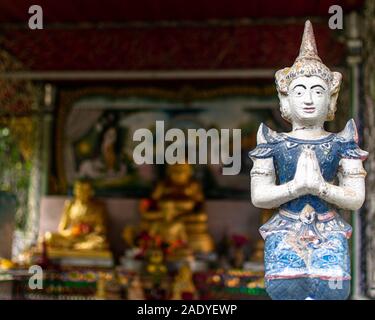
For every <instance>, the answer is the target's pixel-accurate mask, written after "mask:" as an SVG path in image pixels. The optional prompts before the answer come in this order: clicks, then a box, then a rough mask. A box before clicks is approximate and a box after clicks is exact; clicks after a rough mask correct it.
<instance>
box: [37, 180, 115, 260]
mask: <svg viewBox="0 0 375 320" xmlns="http://www.w3.org/2000/svg"><path fill="white" fill-rule="evenodd" d="M93 195H94V190H93V188H92V186H91V184H90V183H89V182H88V181H77V182H76V183H75V184H74V199H73V200H69V201H67V202H66V203H65V206H64V209H63V213H62V217H61V220H60V223H59V226H58V231H57V232H47V233H46V234H45V235H44V237H43V240H42V241H43V242H44V243H45V244H46V247H47V249H48V253H49V254H51V252H60V253H62V254H63V255H68V256H69V255H75V256H81V255H85V254H86V255H88V256H93V257H97V256H100V257H111V254H110V252H109V251H108V241H107V236H106V232H107V225H106V210H105V207H104V205H103V204H102V203H101V202H99V201H97V200H95V199H93ZM52 256H53V254H52Z"/></svg>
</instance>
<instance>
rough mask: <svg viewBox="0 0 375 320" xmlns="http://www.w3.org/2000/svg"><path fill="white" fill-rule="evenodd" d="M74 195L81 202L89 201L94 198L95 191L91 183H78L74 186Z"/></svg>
mask: <svg viewBox="0 0 375 320" xmlns="http://www.w3.org/2000/svg"><path fill="white" fill-rule="evenodd" d="M74 195H75V196H76V197H77V199H79V200H81V201H87V200H89V199H90V198H91V197H92V195H93V189H92V187H91V185H90V184H89V183H82V182H77V183H76V184H75V186H74Z"/></svg>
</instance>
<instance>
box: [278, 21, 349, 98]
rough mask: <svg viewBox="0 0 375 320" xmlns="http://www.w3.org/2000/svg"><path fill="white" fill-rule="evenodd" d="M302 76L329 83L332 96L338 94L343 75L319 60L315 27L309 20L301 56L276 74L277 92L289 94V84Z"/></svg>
mask: <svg viewBox="0 0 375 320" xmlns="http://www.w3.org/2000/svg"><path fill="white" fill-rule="evenodd" d="M302 76H307V77H310V76H318V77H320V78H322V79H323V80H325V81H326V82H327V84H328V86H329V88H330V91H331V94H335V93H337V92H338V91H339V89H340V84H341V79H342V75H341V73H339V72H331V70H329V69H328V67H327V66H326V65H325V64H323V62H322V60H321V59H320V58H319V56H318V50H317V47H316V42H315V36H314V31H313V27H312V24H311V22H310V21H309V20H307V21H306V22H305V30H304V32H303V37H302V43H301V47H300V50H299V55H298V57H297V58H296V61H295V62H294V64H293V66H292V67H288V68H284V69H281V70H279V71H277V72H276V74H275V78H276V87H277V91H278V92H279V93H281V94H287V93H288V87H289V84H290V83H291V82H292V81H293V80H294V79H296V78H298V77H302Z"/></svg>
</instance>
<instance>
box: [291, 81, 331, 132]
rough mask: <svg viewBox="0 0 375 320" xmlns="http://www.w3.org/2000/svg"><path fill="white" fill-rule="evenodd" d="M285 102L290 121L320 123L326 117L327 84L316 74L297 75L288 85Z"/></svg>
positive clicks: (307, 123) (305, 123)
mask: <svg viewBox="0 0 375 320" xmlns="http://www.w3.org/2000/svg"><path fill="white" fill-rule="evenodd" d="M287 104H288V107H289V110H290V114H291V120H292V122H296V123H299V124H302V125H316V124H322V123H324V121H325V120H326V119H327V114H328V107H329V104H330V91H329V88H328V85H327V83H326V82H325V81H324V80H323V79H321V78H320V77H317V76H311V77H305V76H303V77H298V78H296V79H294V80H293V81H292V82H291V83H290V85H289V91H288V98H287Z"/></svg>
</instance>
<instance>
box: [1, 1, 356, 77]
mask: <svg viewBox="0 0 375 320" xmlns="http://www.w3.org/2000/svg"><path fill="white" fill-rule="evenodd" d="M32 4H40V5H41V6H42V8H43V13H44V30H30V29H28V28H27V25H26V22H27V21H28V17H29V14H28V7H29V6H30V5H32ZM333 4H339V5H341V6H342V7H343V9H344V10H346V11H348V10H351V9H354V8H356V9H358V8H359V7H360V6H361V5H362V4H363V1H362V0H342V1H339V0H320V1H319V0H316V1H313V0H309V1H307V0H306V1H301V0H288V1H286V0H284V1H282V0H276V1H274V0H272V1H271V0H252V1H250V0H200V1H197V0H190V1H178V0H162V1H161V0H160V1H152V0H102V1H93V0H48V1H47V0H0V34H1V36H2V37H1V38H2V43H1V45H2V46H3V47H4V48H5V49H6V50H8V51H9V52H10V53H11V54H13V55H14V56H15V57H17V58H18V59H19V60H20V62H21V63H22V64H23V66H24V67H25V69H29V70H40V71H48V70H53V71H55V70H175V69H190V70H192V69H244V68H249V69H250V68H278V67H283V66H288V65H290V64H291V63H293V61H294V59H295V57H296V55H297V53H298V48H299V43H300V39H301V35H302V32H303V20H304V19H303V18H304V17H312V16H324V15H327V14H328V8H329V6H330V5H333ZM290 16H296V17H301V18H302V19H299V20H298V22H296V23H290V22H289V23H288V24H286V23H280V24H278V23H277V22H276V23H275V21H273V22H269V21H268V22H262V23H261V22H260V21H259V20H258V23H256V24H251V25H238V24H237V25H236V24H235V25H232V26H215V27H213V26H209V25H207V24H205V23H203V24H201V25H199V26H182V25H181V24H180V25H177V26H174V27H161V26H155V25H154V26H153V27H152V28H144V27H134V26H132V27H125V26H117V25H111V26H108V25H107V26H106V27H98V26H93V25H92V24H88V25H82V24H80V25H79V26H78V25H77V23H78V22H79V23H83V22H91V23H95V22H113V23H115V24H116V23H120V22H126V21H159V20H174V21H179V20H207V19H233V18H237V19H239V18H246V17H247V18H262V17H263V18H264V17H278V18H280V19H282V18H285V17H290ZM318 20H320V21H321V23H320V24H314V30H315V34H316V38H317V42H318V50H319V53H320V54H321V56H322V58H323V60H324V61H325V62H326V63H327V65H329V66H334V65H342V64H343V62H344V58H345V47H344V45H343V44H342V43H340V42H338V41H337V35H339V34H340V31H333V30H330V29H329V28H328V25H327V22H326V21H325V19H318ZM4 23H16V24H20V27H17V28H13V27H10V28H9V27H5V25H4ZM52 23H53V24H54V25H53V26H51V25H50V26H51V28H49V24H52ZM2 27H3V28H2Z"/></svg>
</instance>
